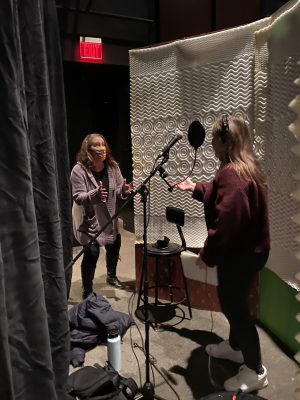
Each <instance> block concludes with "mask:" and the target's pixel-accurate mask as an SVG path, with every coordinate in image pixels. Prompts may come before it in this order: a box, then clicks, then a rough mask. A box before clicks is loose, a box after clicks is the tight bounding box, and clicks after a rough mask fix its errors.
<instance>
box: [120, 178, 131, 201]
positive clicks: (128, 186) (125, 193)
mask: <svg viewBox="0 0 300 400" xmlns="http://www.w3.org/2000/svg"><path fill="white" fill-rule="evenodd" d="M132 192H133V182H130V183H127V182H126V179H124V183H123V187H122V194H123V196H124V197H126V196H129V195H130V194H131V193H132Z"/></svg>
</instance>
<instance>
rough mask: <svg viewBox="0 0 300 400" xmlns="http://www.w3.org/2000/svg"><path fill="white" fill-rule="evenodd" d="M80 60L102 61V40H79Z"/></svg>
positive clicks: (82, 38) (87, 38)
mask: <svg viewBox="0 0 300 400" xmlns="http://www.w3.org/2000/svg"><path fill="white" fill-rule="evenodd" d="M80 59H82V61H87V62H88V61H89V60H90V61H97V60H102V40H101V39H99V38H89V37H81V38H80Z"/></svg>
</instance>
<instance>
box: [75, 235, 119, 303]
mask: <svg viewBox="0 0 300 400" xmlns="http://www.w3.org/2000/svg"><path fill="white" fill-rule="evenodd" d="M120 248H121V235H120V234H119V233H118V234H117V237H116V240H115V241H114V243H112V244H107V245H105V250H106V268H107V275H108V276H115V275H116V270H117V264H118V260H119V254H120ZM99 254H100V246H99V244H98V243H97V242H95V243H93V244H91V245H90V246H87V247H86V249H85V252H84V255H83V260H82V263H81V278H82V287H83V293H84V295H85V296H86V295H88V294H89V293H92V291H93V280H94V276H95V270H96V265H97V261H98V258H99Z"/></svg>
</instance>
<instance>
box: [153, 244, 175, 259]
mask: <svg viewBox="0 0 300 400" xmlns="http://www.w3.org/2000/svg"><path fill="white" fill-rule="evenodd" d="M182 250H183V249H182V247H181V245H180V244H177V243H169V244H168V246H166V247H165V248H160V247H158V246H157V243H153V244H148V245H147V252H148V254H149V256H154V257H159V256H177V255H179V254H181V252H182Z"/></svg>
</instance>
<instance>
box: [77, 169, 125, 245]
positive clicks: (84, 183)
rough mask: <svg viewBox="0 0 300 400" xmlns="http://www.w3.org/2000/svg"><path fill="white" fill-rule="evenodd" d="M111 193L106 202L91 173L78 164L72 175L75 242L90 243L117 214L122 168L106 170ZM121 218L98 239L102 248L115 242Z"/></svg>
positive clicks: (120, 193) (121, 183)
mask: <svg viewBox="0 0 300 400" xmlns="http://www.w3.org/2000/svg"><path fill="white" fill-rule="evenodd" d="M107 173H108V179H109V194H108V198H107V201H106V202H105V203H104V202H102V201H101V199H100V196H99V192H98V182H96V180H95V178H94V175H93V174H92V172H91V171H90V170H89V169H88V168H86V167H85V166H84V165H83V164H82V163H81V162H77V164H76V165H75V166H74V168H73V169H72V172H71V186H72V197H73V207H72V217H73V232H74V236H75V238H76V240H77V241H78V242H79V243H80V244H82V245H85V244H87V243H88V242H89V241H90V240H91V238H92V237H93V236H94V235H95V234H96V233H98V232H99V231H100V229H102V227H103V226H104V225H105V224H106V223H107V222H108V221H109V219H110V218H111V216H113V215H114V214H115V212H116V199H117V197H121V198H122V186H123V183H124V178H123V176H122V174H121V171H120V168H119V166H118V165H117V164H116V165H115V166H113V167H111V166H108V167H107ZM117 220H118V219H117V218H115V219H114V221H113V222H112V223H111V224H109V225H108V226H107V227H106V229H105V230H104V231H103V232H102V233H101V234H100V235H99V236H98V237H97V239H96V240H97V242H98V243H99V244H100V246H103V245H106V244H110V243H113V242H114V240H115V239H116V235H117V233H118V221H117Z"/></svg>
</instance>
